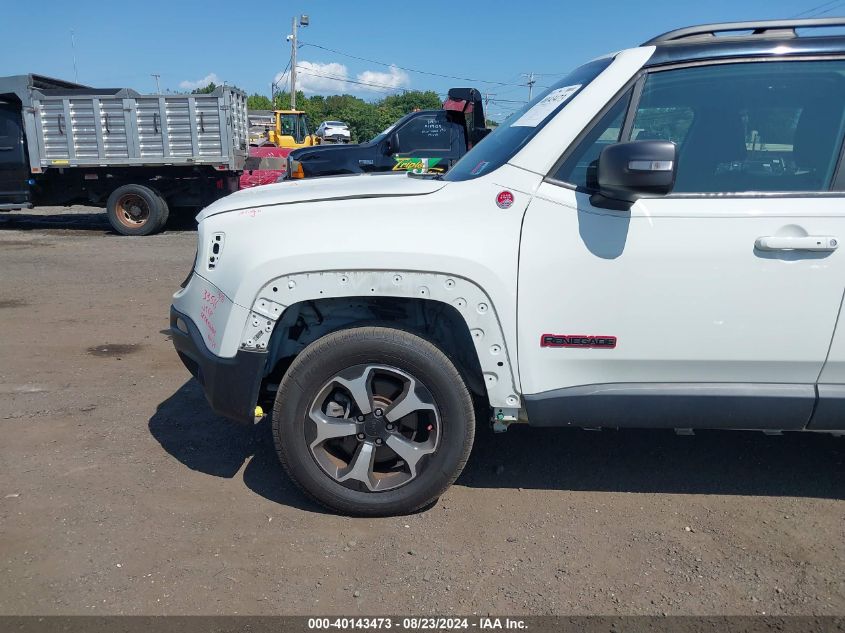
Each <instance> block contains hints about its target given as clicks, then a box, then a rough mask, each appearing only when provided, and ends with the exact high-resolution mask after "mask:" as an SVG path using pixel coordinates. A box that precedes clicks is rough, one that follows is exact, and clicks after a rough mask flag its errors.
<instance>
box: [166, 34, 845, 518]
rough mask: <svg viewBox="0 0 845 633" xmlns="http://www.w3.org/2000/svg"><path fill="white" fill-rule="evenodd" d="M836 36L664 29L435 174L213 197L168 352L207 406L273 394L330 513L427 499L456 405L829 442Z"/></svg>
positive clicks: (841, 82) (837, 195) (404, 508)
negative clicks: (821, 437)
mask: <svg viewBox="0 0 845 633" xmlns="http://www.w3.org/2000/svg"><path fill="white" fill-rule="evenodd" d="M842 25H845V19H814V20H789V21H768V22H747V23H745V22H744V23H731V24H724V25H706V26H701V27H691V28H686V29H680V30H678V31H673V32H670V33H667V34H665V35H661V36H659V37H656V38H654V39H652V40H649V41H648V42H646V43H645V44H643V45H642V46H640V47H637V48H632V49H629V50H624V51H621V52H618V53H615V54H612V55H608V56H606V57H602V58H599V59H596V60H594V61H591V62H589V63H587V64H584V65H583V66H581V67H579V68H577V69H575V70H574V71H572V72H571V73H570V74H568V75H566V76H565V77H564V78H563V79H561V80H560V81H559V82H558V83H557V84H555V85H554V86H552V87H551V88H550V89H549V90H547V91H546V92H545V93H543V94H541V95H539V96H538V97H537V98H536V99H534V100H533V101H532V102H531V103H529V104H528V105H527V106H526V107H525V108H523V109H522V110H521V111H519V112H517V113H516V114H515V115H514V116H513V117H511V118H510V119H509V120H508V121H507V122H506V123H505V124H503V125H501V126H500V127H499V128H498V129H496V130H495V131H494V132H493V133H491V134H490V135H489V137H488V138H486V139H485V140H484V142H483V143H480V144H479V145H477V146H476V147H475V148H473V149H472V151H470V152H469V153H468V154H467V155H466V156H464V158H463V159H461V160H460V161H459V162H458V163H457V164H456V165H455V166H454V167H453V168H452V169H451V170H450V171H449V172H448V173H447V174H445V175H444V176H442V177H440V176H438V177H435V178H430V177H400V176H395V177H389V176H362V177H356V178H343V177H340V178H321V179H315V180H311V181H309V180H303V181H296V182H285V183H279V184H276V185H270V186H267V187H262V188H260V189H256V190H253V191H248V192H241V193H236V194H233V195H231V196H229V197H227V198H224V199H222V200H219V201H217V202H215V203H214V204H212V205H211V206H209V207H208V208H207V209H205V211H203V213H202V214H201V215H200V218H199V220H200V221H199V237H198V239H199V252H198V256H197V259H196V266H195V268H194V270H193V273H192V274H191V276H190V277H189V279H188V281H187V282H186V285H185V287H184V288H182V289H181V290H179V292H177V293H176V294H175V295H174V299H173V307H172V309H171V317H170V322H171V331H172V334H173V341H174V345H175V346H176V349H177V350H178V351H179V354H180V356H181V357H182V359H183V361H184V362H185V364H186V366H187V367H188V368H189V369H190V370H191V372H192V373H193V374H194V375H196V376H197V378H198V380H199V381H200V382H201V384H202V386H203V388H204V390H205V393H206V396H207V397H208V399H209V401H210V403H211V406H212V407H213V408H214V409H215V410H216V411H217V412H219V413H221V414H223V415H226V416H228V417H230V418H233V419H236V420H240V421H243V422H247V423H251V422H253V419H254V414H255V411H254V408H255V406H256V405H257V404H258V405H259V406H265V404H266V403H267V402H268V401H272V402H274V405H273V412H272V429H273V437H274V440H275V443H276V449H277V451H278V454H279V457H280V459H281V461H282V464H283V465H284V467H285V468H286V470H287V472H288V473H289V475H290V476H291V478H292V479H293V480H294V481H295V482H296V483H297V484H298V485H299V486H300V487H301V488H302V489H303V490H305V491H306V492H307V493H309V494H310V495H312V496H313V497H314V498H316V499H317V500H318V501H320V502H321V503H323V504H325V505H326V506H328V507H330V508H333V509H334V510H337V511H340V512H345V513H353V514H362V515H383V514H393V513H404V512H411V511H413V510H415V509H418V508H420V507H423V506H425V505H426V504H428V503H431V501H432V500H433V499H435V498H436V497H437V496H438V495H440V494H441V493H442V492H443V491H444V490H446V488H447V487H448V486H449V485H450V484H451V483H452V482H453V481H454V480H455V478H456V477H457V476H458V474H459V473H460V471H461V469H462V468H463V466H464V464H465V463H466V460H467V457H468V455H469V452H470V449H471V447H472V443H473V436H474V433H475V432H476V431H475V428H476V412H477V411H479V412H481V411H489V416H490V419H491V421H492V422H493V424H494V428H495V429H497V430H505V429H506V428H507V427H508V426H509V425H511V424H514V423H517V422H527V423H528V424H530V425H534V426H561V427H588V428H601V427H611V428H618V427H656V428H668V429H672V428H675V429H679V430H684V431H689V430H691V429H746V430H748V429H751V430H759V431H766V432H781V431H799V430H806V431H822V432H833V433H840V434H842V433H843V432H845V323H842V322H841V321H842V317H841V316H840V307H841V303H842V295H843V279H845V252H843V249H842V248H840V242H841V240H842V239H843V238H845V201H843V198H845V164H843V161H841V160H840V157H841V156H842V149H843V131H844V130H845V37H843V36H842V35H835V34H833V35H831V34H826V35H825V36H824V37H818V36H813V35H812V34H813V33H814V31H813V29H815V28H817V27H829V26H842ZM815 32H817V31H815ZM799 34H800V35H799ZM245 210H246V211H248V212H247V213H245ZM259 413H260V412H259ZM481 417H482V418H483V417H486V416H485V415H482V416H481ZM560 467H561V468H566V465H565V464H561V466H560Z"/></svg>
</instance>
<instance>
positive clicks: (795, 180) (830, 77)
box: [553, 60, 845, 193]
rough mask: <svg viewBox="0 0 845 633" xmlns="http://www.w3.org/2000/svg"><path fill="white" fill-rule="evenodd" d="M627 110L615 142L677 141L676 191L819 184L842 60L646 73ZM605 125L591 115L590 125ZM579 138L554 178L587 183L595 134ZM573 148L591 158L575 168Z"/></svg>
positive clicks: (835, 114) (842, 99)
mask: <svg viewBox="0 0 845 633" xmlns="http://www.w3.org/2000/svg"><path fill="white" fill-rule="evenodd" d="M631 116H632V117H633V118H632V120H631V122H630V126H629V127H630V133H629V134H628V135H627V138H625V139H624V140H626V141H627V140H632V141H636V140H644V139H662V140H668V141H672V142H674V143H675V144H676V146H677V152H678V153H677V156H678V167H677V169H678V171H677V179H676V182H675V188H674V192H675V193H744V192H757V191H760V192H771V191H783V192H790V191H810V192H812V191H826V190H828V189H829V188H830V184H831V181H832V179H833V175H834V171H835V169H836V165H837V162H838V159H839V152H840V149H841V146H842V138H843V131H845V61H840V60H830V61H790V62H743V63H733V64H714V65H709V66H698V67H692V68H683V69H676V70H665V71H659V72H653V73H651V74H650V75H648V77H647V79H646V81H645V84H644V86H643V91H642V95H641V97H640V99H639V102H638V103H637V104H636V107H635V109H634V110H633V112H632V113H631ZM612 124H615V122H611V123H610V124H608V123H606V122H602V121H600V122H599V123H598V124H597V125H596V127H600V126H602V125H605V126H606V127H607V126H608V125H611V126H612ZM620 140H623V139H620ZM588 141H590V138H589V136H588V137H587V138H585V140H584V141H582V143H581V144H580V145H579V146H577V147H576V149H575V150H574V151H573V152H572V153H571V154H570V156H569V157H568V158H567V159H566V161H565V162H564V164H563V167H562V168H561V169H560V170H558V172H557V173H555V174H554V175H553V176H554V177H555V178H557V179H559V180H564V181H566V182H569V183H572V184H574V185H576V186H581V187H584V186H586V187H587V188H593V187H594V186H595V183H591V182H590V181H589V178H588V177H587V178H585V177H583V175H582V172H584V171H585V170H586V171H590V170H592V171H593V172H594V170H595V165H596V163H597V160H598V154H599V152H600V151H601V148H600V147H599V148H598V151H595V145H596V143H595V140H593V141H592V142H591V143H588ZM584 145H588V147H583V146H584ZM591 149H592V150H593V151H592V153H591V151H590V150H591ZM578 155H582V156H584V157H585V158H584V159H583V160H584V161H587V162H589V161H590V160H592V162H589V165H588V166H584V165H583V164H582V165H580V166H579V167H578V168H575V167H573V165H572V164H571V162H572V160H573V157H575V156H578ZM567 170H568V171H567ZM579 170H580V171H579Z"/></svg>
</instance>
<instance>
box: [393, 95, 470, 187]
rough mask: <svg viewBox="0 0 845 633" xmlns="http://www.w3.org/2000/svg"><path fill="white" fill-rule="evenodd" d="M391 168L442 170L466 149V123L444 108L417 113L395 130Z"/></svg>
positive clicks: (441, 171) (435, 171)
mask: <svg viewBox="0 0 845 633" xmlns="http://www.w3.org/2000/svg"><path fill="white" fill-rule="evenodd" d="M392 138H393V143H394V147H393V148H392V157H393V165H392V167H391V169H392V171H415V170H416V171H430V172H434V173H443V172H446V171H448V170H449V168H450V167H451V166H452V163H453V162H454V161H455V160H457V159H458V158H459V157H460V156H461V155H462V154H463V153H464V152H465V151H466V140H465V135H464V129H463V126H461V125H460V124H458V123H455V122H453V121H450V120H449V116H448V114H447V112H446V111H445V110H442V111H438V112H424V113H422V114H420V115H418V116H414V117H412V118H410V119H408V121H406V122H405V123H404V124H403V125H401V126H400V127H399V128H397V129H396V131H395V132H394V133H393V137H392Z"/></svg>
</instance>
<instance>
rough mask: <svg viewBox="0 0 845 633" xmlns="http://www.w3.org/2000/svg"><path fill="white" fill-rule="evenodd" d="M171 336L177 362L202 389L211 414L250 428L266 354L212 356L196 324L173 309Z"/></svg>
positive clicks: (243, 351)
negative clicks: (216, 414) (229, 356)
mask: <svg viewBox="0 0 845 633" xmlns="http://www.w3.org/2000/svg"><path fill="white" fill-rule="evenodd" d="M177 322H178V323H177ZM170 335H171V336H172V338H173V347H175V348H176V352H177V353H178V354H179V358H181V359H182V362H183V363H184V365H185V367H187V369H188V371H189V372H191V374H192V375H193V376H194V378H196V379H197V382H198V383H199V384H200V385H202V388H203V391H204V392H205V397H206V399H207V400H208V403H209V404H210V405H211V408H212V409H213V410H214V412H215V413H218V414H220V415H222V416H225V417H227V418H231V419H232V420H235V421H237V422H241V423H243V424H252V423H253V422H254V420H255V403H256V402H257V401H258V392H259V390H260V389H261V380H262V378H263V377H264V367H265V364H266V362H267V353H266V352H248V351H245V350H239V351H238V353H237V354H235V356H234V357H232V358H221V357H220V356H217V355H215V354H212V353H211V352H210V351H209V349H208V347H206V345H205V341H204V340H203V337H202V334H201V333H200V331H199V328H197V326H196V324H195V323H194V322H193V321H192V320H191V318H190V317H188V316H187V315H185V314H182V313H181V312H179V311H178V310H176V308H174V307H172V306H171V308H170Z"/></svg>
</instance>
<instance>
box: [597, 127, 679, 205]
mask: <svg viewBox="0 0 845 633" xmlns="http://www.w3.org/2000/svg"><path fill="white" fill-rule="evenodd" d="M677 169H678V161H677V151H676V148H675V144H674V143H673V142H671V141H631V142H630V143H617V144H615V145H609V146H607V147H605V148H604V149H603V150H602V152H601V154H600V155H599V164H598V170H597V174H596V180H597V181H598V193H597V194H594V195H593V196H592V198H591V199H590V201H591V202H592V203H593V204H594V205H596V206H600V207H611V208H615V207H616V206H618V205H619V203H622V204H623V205H625V206H626V207H627V206H630V205H631V204H633V203H634V202H635V201H636V200H638V199H639V198H642V197H644V196H663V195H666V194H667V193H670V192H671V191H672V189H673V187H674V186H675V174H676V173H677ZM614 203H615V204H614Z"/></svg>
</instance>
